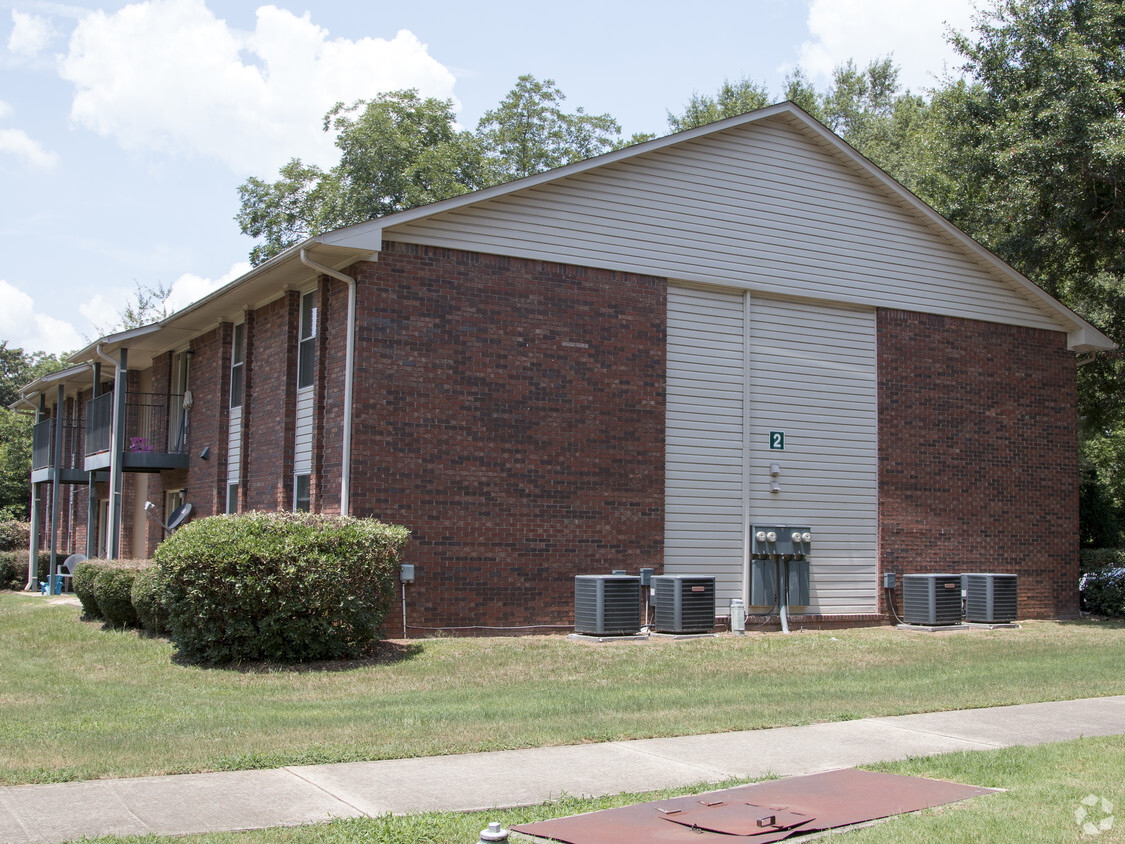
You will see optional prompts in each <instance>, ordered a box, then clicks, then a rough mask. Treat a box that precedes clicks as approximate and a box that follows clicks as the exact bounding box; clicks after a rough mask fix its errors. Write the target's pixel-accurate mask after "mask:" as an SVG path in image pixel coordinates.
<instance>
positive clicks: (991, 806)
mask: <svg viewBox="0 0 1125 844" xmlns="http://www.w3.org/2000/svg"><path fill="white" fill-rule="evenodd" d="M867 767H869V768H870V769H872V770H880V771H887V772H889V773H893V774H909V775H911V776H923V777H932V778H936V779H946V780H954V781H957V782H964V783H969V784H972V785H983V786H988V787H990V788H1002V789H1006V790H1005V791H1004V792H1003V793H999V794H991V795H988V796H985V797H976V798H974V799H972V800H967V801H965V802H963V803H956V804H952V805H949V806H944V807H941V808H937V809H929V810H926V811H922V812H918V813H915V814H911V815H900V816H898V817H894V818H890V819H887V820H885V821H881V822H878V823H875V824H872V825H870V826H867V827H864V828H861V829H857V830H853V831H851V832H849V833H848V835H847V837H846V838H842V839H839V840H840V841H846V842H848V844H899V842H903V841H909V842H911V844H962V842H963V844H1012V842H1022V841H1026V842H1035V844H1041V842H1050V841H1079V840H1088V841H1091V842H1098V844H1102V842H1116V841H1125V737H1122V736H1111V737H1107V738H1092V739H1079V740H1077V741H1067V742H1059V743H1057V744H1047V745H1040V746H1038V747H1012V748H1005V749H1003V750H989V751H978V752H971V753H946V754H942V755H939V756H929V757H925V758H920V759H910V760H907V761H904V762H893V763H887V764H883V765H873V766H867ZM732 784H733V783H732ZM702 790H704V789H698V788H697V789H676V790H671V791H663V792H650V793H647V794H620V795H615V796H613V797H605V798H598V799H594V800H575V799H565V800H561V801H558V802H554V803H549V804H544V805H540V806H529V807H525V808H520V809H511V810H499V811H498V810H493V811H489V812H466V813H464V814H461V813H456V812H430V813H425V814H417V815H407V816H401V817H392V816H383V817H379V818H370V819H367V818H364V819H356V820H345V821H333V822H331V823H325V824H317V825H314V826H304V827H295V828H290V829H286V828H273V829H265V830H259V831H256V832H245V833H222V834H209V835H189V836H186V837H183V838H177V839H175V840H176V841H179V842H183V844H264V842H285V844H316V842H326V841H340V842H365V844H416V842H425V844H466V842H470V841H473V840H475V837H476V834H477V833H478V832H479V831H480V830H481V829H484V828H485V826H487V824H488V822H489V821H500V822H501V823H503V824H504V825H505V826H510V825H512V824H518V823H530V822H532V821H539V820H547V819H548V818H556V817H561V816H563V815H572V814H577V813H579V812H591V811H594V810H597V809H605V808H610V807H613V806H626V805H630V804H632V803H640V802H644V801H647V800H657V799H662V798H665V797H671V796H673V795H677V794H684V793H694V792H697V791H702ZM1090 794H1093V795H1095V796H1097V797H1099V798H1101V797H1104V798H1106V799H1107V800H1109V801H1110V802H1111V803H1112V804H1113V806H1114V811H1115V812H1116V814H1115V815H1114V822H1113V826H1112V828H1111V829H1109V830H1106V831H1105V832H1101V833H1099V834H1098V835H1096V836H1093V835H1087V836H1083V834H1082V830H1081V829H1080V827H1079V826H1078V823H1077V821H1076V819H1075V810H1076V809H1078V808H1079V806H1080V805H1082V804H1081V801H1082V800H1083V799H1084V798H1086V797H1087V796H1088V795H1090ZM1088 811H1089V813H1090V814H1089V818H1090V819H1092V820H1093V821H1094V822H1097V821H1101V820H1103V819H1104V817H1105V816H1104V814H1103V812H1102V805H1101V802H1100V801H1099V802H1098V804H1097V805H1096V806H1094V807H1093V808H1092V809H1089V810H1088ZM98 840H99V842H103V844H108V842H111V841H112V842H120V844H125V842H130V844H133V843H134V842H136V844H139V842H156V841H170V840H172V839H169V838H163V837H156V836H149V837H147V838H104V839H98ZM830 840H832V841H835V840H837V839H836V838H832V839H830Z"/></svg>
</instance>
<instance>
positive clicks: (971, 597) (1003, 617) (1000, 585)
mask: <svg viewBox="0 0 1125 844" xmlns="http://www.w3.org/2000/svg"><path fill="white" fill-rule="evenodd" d="M1018 580H1019V577H1018V576H1017V575H1014V574H991V573H989V574H976V573H974V574H963V575H961V581H962V583H963V584H964V589H965V620H966V621H979V622H983V623H985V624H1006V623H1007V622H1009V621H1015V619H1016V597H1017V582H1018Z"/></svg>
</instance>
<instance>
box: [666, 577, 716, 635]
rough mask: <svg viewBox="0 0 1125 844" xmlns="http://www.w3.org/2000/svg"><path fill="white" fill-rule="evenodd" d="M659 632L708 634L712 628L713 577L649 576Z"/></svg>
mask: <svg viewBox="0 0 1125 844" xmlns="http://www.w3.org/2000/svg"><path fill="white" fill-rule="evenodd" d="M652 586H653V590H654V592H653V603H654V604H655V605H656V612H655V627H656V630H657V631H658V632H660V633H710V632H711V630H713V629H714V627H715V578H714V577H699V576H688V575H667V574H662V575H657V576H656V577H654V578H653V579H652Z"/></svg>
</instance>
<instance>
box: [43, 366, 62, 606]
mask: <svg viewBox="0 0 1125 844" xmlns="http://www.w3.org/2000/svg"><path fill="white" fill-rule="evenodd" d="M65 396H66V388H65V387H64V386H63V385H62V384H59V391H58V397H57V398H56V399H55V444H54V446H53V449H54V454H52V455H51V467H52V473H51V568H50V572H51V576H50V579H49V580H48V581H47V583H48V584H50V585H49V586H48V587H47V591H48V592H49V593H50V594H52V595H53V594H54V590H55V575H56V574H58V572H59V564H58V540H59V491H60V490H59V477H60V476H61V475H62V450H63V448H62V446H63V413H64V412H65V410H66V403H65Z"/></svg>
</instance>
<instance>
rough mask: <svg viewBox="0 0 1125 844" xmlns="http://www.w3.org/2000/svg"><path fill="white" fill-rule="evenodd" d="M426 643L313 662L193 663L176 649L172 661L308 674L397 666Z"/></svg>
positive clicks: (382, 645) (388, 645) (382, 646)
mask: <svg viewBox="0 0 1125 844" xmlns="http://www.w3.org/2000/svg"><path fill="white" fill-rule="evenodd" d="M423 649H424V646H423V645H422V644H421V643H414V642H391V641H386V640H384V641H382V642H378V643H377V644H376V645H375V646H374V648H372V650H371V652H370V653H369V654H367V655H366V656H361V657H357V658H355V659H326V660H317V661H313V662H226V663H220V664H208V663H199V662H191V661H190V660H187V659H184V658H183V656H181V654H180V653H179V652H178V651H177V652H176V653H174V654H172V662H173V663H175V664H176V665H181V666H185V667H191V668H204V669H208V670H213V671H234V672H237V673H239V674H282V673H285V674H308V673H313V672H316V673H325V674H330V673H335V672H338V671H357V670H359V669H361V668H369V667H371V666H373V665H394V664H396V663H399V662H406V661H407V660H410V659H414V657H416V656H418V655H419V654H421V653H422V651H423Z"/></svg>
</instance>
